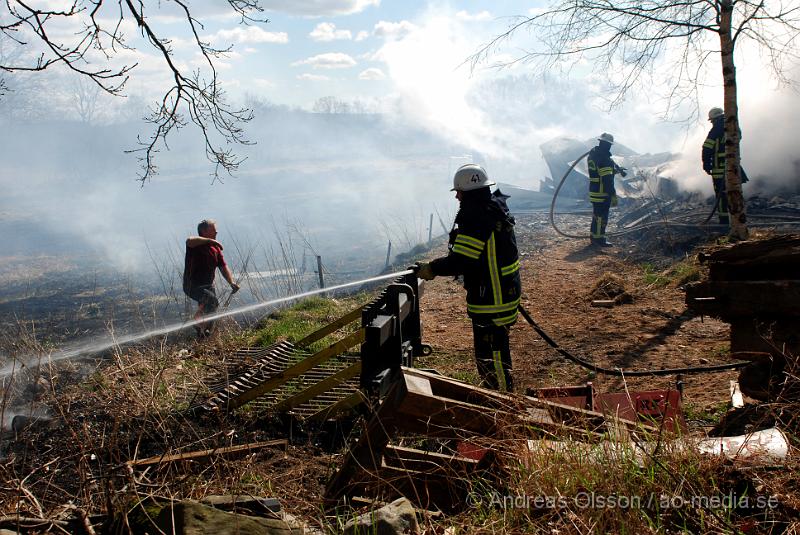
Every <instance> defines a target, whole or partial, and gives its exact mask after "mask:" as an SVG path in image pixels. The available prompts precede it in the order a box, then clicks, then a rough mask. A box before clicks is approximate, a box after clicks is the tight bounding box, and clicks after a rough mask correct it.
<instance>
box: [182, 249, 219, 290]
mask: <svg viewBox="0 0 800 535" xmlns="http://www.w3.org/2000/svg"><path fill="white" fill-rule="evenodd" d="M217 268H219V269H225V258H224V257H223V256H222V249H221V248H220V247H219V246H218V245H213V244H204V245H198V246H197V247H189V246H188V245H187V246H186V259H185V262H184V267H183V289H184V291H187V290H188V288H196V287H198V286H211V285H212V284H214V274H215V271H216V270H217Z"/></svg>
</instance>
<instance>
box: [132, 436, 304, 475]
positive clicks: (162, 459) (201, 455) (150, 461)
mask: <svg viewBox="0 0 800 535" xmlns="http://www.w3.org/2000/svg"><path fill="white" fill-rule="evenodd" d="M272 447H278V448H283V450H284V451H286V449H288V447H289V442H288V440H286V439H285V438H282V439H278V440H268V441H266V442H253V443H251V444H242V445H239V446H228V447H224V448H213V449H210V450H201V451H191V452H188V453H176V454H173V455H156V456H153V457H147V458H145V459H137V460H134V461H128V462H127V465H128V466H130V467H131V468H142V467H145V466H152V465H158V464H170V463H176V462H183V461H200V460H203V459H208V458H211V457H228V456H232V455H237V454H241V453H250V452H252V451H257V450H260V449H264V448H272Z"/></svg>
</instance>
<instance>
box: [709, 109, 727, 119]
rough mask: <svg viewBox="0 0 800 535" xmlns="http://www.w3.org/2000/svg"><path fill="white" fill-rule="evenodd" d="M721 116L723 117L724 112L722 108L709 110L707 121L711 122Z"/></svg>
mask: <svg viewBox="0 0 800 535" xmlns="http://www.w3.org/2000/svg"><path fill="white" fill-rule="evenodd" d="M723 115H725V110H723V109H722V108H711V109H710V110H708V120H709V121H713V120H714V119H716V118H717V117H722V116H723Z"/></svg>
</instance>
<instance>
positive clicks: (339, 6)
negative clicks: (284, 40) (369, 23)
mask: <svg viewBox="0 0 800 535" xmlns="http://www.w3.org/2000/svg"><path fill="white" fill-rule="evenodd" d="M260 3H261V6H262V7H263V8H264V9H266V10H268V11H280V12H282V13H288V14H290V15H305V16H308V17H324V16H332V15H352V14H353V13H360V12H361V11H364V10H365V9H367V8H368V7H370V6H376V7H377V6H379V5H381V0H262V1H261V2H260Z"/></svg>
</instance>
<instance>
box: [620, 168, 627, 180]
mask: <svg viewBox="0 0 800 535" xmlns="http://www.w3.org/2000/svg"><path fill="white" fill-rule="evenodd" d="M619 174H621V175H622V178H625V177H626V176H628V172H627V171H625V168H624V167H623V168H622V169H620V170H619Z"/></svg>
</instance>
